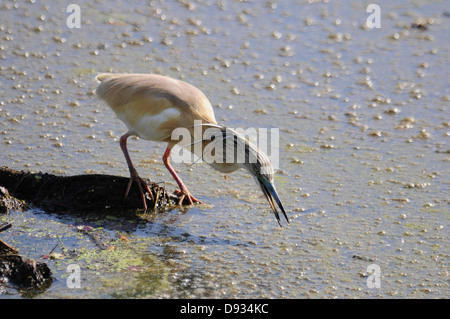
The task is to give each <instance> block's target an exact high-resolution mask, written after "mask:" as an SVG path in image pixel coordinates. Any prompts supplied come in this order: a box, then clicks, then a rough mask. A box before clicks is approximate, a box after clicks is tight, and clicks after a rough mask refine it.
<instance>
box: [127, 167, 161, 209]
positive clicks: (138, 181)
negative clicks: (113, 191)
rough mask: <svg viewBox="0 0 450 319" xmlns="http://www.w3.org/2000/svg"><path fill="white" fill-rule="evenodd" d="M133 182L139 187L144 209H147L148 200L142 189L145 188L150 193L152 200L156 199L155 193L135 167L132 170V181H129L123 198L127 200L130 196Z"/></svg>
mask: <svg viewBox="0 0 450 319" xmlns="http://www.w3.org/2000/svg"><path fill="white" fill-rule="evenodd" d="M133 182H135V183H136V185H137V187H138V189H139V193H140V194H141V197H142V204H143V206H144V211H147V202H146V200H145V194H144V192H143V190H142V189H144V190H145V191H146V192H147V193H148V194H149V196H150V198H151V199H152V201H153V200H154V198H153V194H152V191H151V190H150V188H149V187H148V185H147V183H146V182H145V181H144V180H143V179H142V178H141V177H140V176H139V175H138V173H137V171H136V170H135V169H132V170H130V181H129V182H128V186H127V190H126V192H125V196H124V198H123V199H124V200H125V199H126V198H127V197H128V193H129V192H130V188H131V185H132V184H133Z"/></svg>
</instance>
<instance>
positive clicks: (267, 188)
mask: <svg viewBox="0 0 450 319" xmlns="http://www.w3.org/2000/svg"><path fill="white" fill-rule="evenodd" d="M257 180H258V183H259V186H261V189H262V191H263V193H264V195H265V196H266V198H267V201H268V202H269V204H270V207H272V210H273V213H274V214H275V217H276V218H277V222H278V224H279V225H280V226H281V223H280V215H279V214H278V210H277V206H276V205H275V203H277V205H278V207H279V208H280V210H281V212H282V213H283V215H284V217H285V218H286V221H287V222H288V223H289V219H288V217H287V215H286V212H285V210H284V207H283V205H282V204H281V201H280V198H279V197H278V193H277V191H276V189H275V186H274V185H273V184H272V182H270V181H269V180H267V179H265V178H262V177H258V179H257Z"/></svg>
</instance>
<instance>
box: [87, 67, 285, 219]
mask: <svg viewBox="0 0 450 319" xmlns="http://www.w3.org/2000/svg"><path fill="white" fill-rule="evenodd" d="M96 80H97V81H98V82H100V84H99V86H98V87H97V89H96V91H95V92H96V95H97V96H98V97H99V98H100V99H102V100H103V101H105V102H106V103H107V104H108V105H109V106H110V107H111V109H112V110H113V111H114V113H115V114H116V115H117V117H118V118H119V119H120V120H121V121H122V122H123V123H125V125H126V126H127V127H128V132H127V133H126V134H124V135H123V136H122V137H121V138H120V146H121V148H122V151H123V153H124V155H125V159H126V161H127V164H128V168H129V170H130V182H129V184H128V187H127V190H126V192H125V197H126V196H127V195H128V192H129V190H130V187H131V185H132V183H133V182H135V183H137V184H138V188H139V191H140V192H141V195H142V198H143V205H144V209H146V202H145V197H144V190H145V191H147V192H148V193H149V194H150V195H151V192H150V190H149V188H148V186H147V184H146V183H145V181H144V180H143V179H141V178H140V177H139V175H138V173H137V171H136V169H135V168H134V166H133V163H132V161H131V158H130V156H129V154H128V150H127V144H126V143H127V138H128V137H129V136H133V135H135V136H139V137H140V138H142V139H145V140H150V141H158V142H166V143H167V144H168V145H167V149H166V151H165V153H164V155H163V162H164V164H165V166H166V168H167V169H168V170H169V172H170V173H171V174H172V176H173V178H174V179H175V181H176V182H177V184H178V186H179V187H180V191H179V193H180V200H179V204H181V203H183V201H184V200H187V202H188V203H189V204H194V203H197V202H198V203H201V202H200V201H199V200H197V199H196V198H195V197H194V196H192V195H191V194H190V192H189V190H188V189H187V187H186V186H185V185H184V183H183V182H182V181H181V179H180V177H179V176H178V175H177V173H176V172H175V170H174V169H173V168H172V166H171V164H170V151H171V149H172V148H173V146H174V145H176V144H177V142H178V141H173V140H172V139H171V135H172V131H173V130H174V129H176V128H186V129H188V130H190V132H193V130H194V128H195V125H194V122H195V121H200V123H201V128H202V131H206V130H207V129H208V128H211V127H213V128H216V129H217V130H218V132H219V133H218V134H216V135H215V136H214V138H211V136H210V137H209V138H207V139H202V140H201V141H194V143H200V142H201V143H202V147H201V148H200V149H201V150H202V154H196V155H197V156H203V153H204V151H205V149H207V148H208V146H209V147H213V146H217V143H219V141H220V142H222V144H221V145H222V147H223V154H224V155H226V154H227V152H228V153H229V152H231V151H233V153H232V154H244V155H245V156H244V157H245V161H244V162H239V161H236V155H234V159H235V160H234V161H231V162H230V161H229V159H228V158H227V161H221V162H209V161H208V164H210V165H211V166H212V167H214V168H215V169H217V170H219V171H221V172H233V171H235V170H237V169H239V168H244V169H245V170H247V171H248V172H249V173H250V174H251V175H252V176H253V177H254V178H255V180H256V181H257V183H258V185H259V186H260V187H261V190H262V191H263V193H264V195H265V196H266V198H267V200H268V202H269V204H270V206H271V208H272V210H273V212H274V214H275V217H276V218H277V221H278V223H280V217H279V214H278V210H277V205H278V207H279V208H280V210H281V212H282V213H283V215H284V217H285V218H286V220H287V221H288V222H289V220H288V218H287V215H286V213H285V210H284V208H283V205H282V204H281V201H280V199H279V197H278V194H277V191H276V189H275V186H274V174H273V168H272V165H271V163H270V161H269V159H268V158H267V156H266V155H265V154H264V153H262V152H261V151H260V150H259V149H258V148H257V147H256V146H255V145H253V144H252V143H250V142H249V141H248V140H247V139H245V138H244V137H243V136H241V135H240V134H238V133H237V132H235V131H233V130H231V129H229V128H227V127H225V126H223V125H219V124H217V122H216V119H215V116H214V111H213V108H212V106H211V103H210V102H209V100H208V98H207V97H206V96H205V95H204V94H203V93H202V92H201V91H200V90H199V89H197V88H196V87H194V86H192V85H190V84H188V83H186V82H184V81H180V80H177V79H173V78H170V77H167V76H162V75H156V74H109V73H104V74H99V75H98V76H97V77H96ZM195 123H197V122H195ZM219 135H220V136H219ZM192 136H193V133H192ZM230 139H233V143H223V141H224V140H230ZM194 143H192V144H191V150H192V149H195V147H192V146H193V144H194ZM250 159H253V160H250ZM280 225H281V224H280Z"/></svg>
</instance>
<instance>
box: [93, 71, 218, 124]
mask: <svg viewBox="0 0 450 319" xmlns="http://www.w3.org/2000/svg"><path fill="white" fill-rule="evenodd" d="M96 80H97V81H99V82H101V83H100V85H99V86H98V88H97V89H96V94H97V96H98V97H100V98H101V99H103V100H104V101H106V102H107V103H108V105H109V106H110V107H111V108H112V109H113V110H114V111H115V112H116V113H117V112H121V111H122V108H123V107H124V106H125V105H127V104H130V102H133V104H136V105H139V108H140V109H142V112H146V113H151V114H158V113H160V112H161V111H163V110H165V109H167V108H171V107H172V108H177V109H179V110H180V112H181V119H180V120H181V122H182V123H183V124H184V125H185V127H187V126H192V125H193V124H194V123H193V121H194V120H202V121H204V122H206V123H214V124H215V123H216V119H215V116H214V111H213V109H212V106H211V103H210V102H209V100H208V98H207V97H206V96H205V95H204V94H203V93H202V92H201V91H200V90H199V89H197V88H196V87H194V86H192V85H190V84H188V83H186V82H183V81H180V80H177V79H173V78H170V77H167V76H162V75H157V74H108V73H104V74H99V75H97V77H96ZM136 107H137V106H136Z"/></svg>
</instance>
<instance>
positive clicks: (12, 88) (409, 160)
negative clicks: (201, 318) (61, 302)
mask: <svg viewBox="0 0 450 319" xmlns="http://www.w3.org/2000/svg"><path fill="white" fill-rule="evenodd" d="M77 4H79V6H80V8H81V28H79V29H76V28H74V29H70V28H68V27H67V25H66V19H67V18H68V16H69V13H66V8H67V5H68V4H67V3H66V2H63V1H53V2H52V4H51V5H50V4H46V3H45V2H40V1H8V2H5V3H2V4H1V6H2V8H1V11H0V17H1V19H0V39H1V41H0V75H1V76H0V78H1V82H0V118H1V122H0V139H1V140H0V165H7V166H9V167H11V168H14V169H27V170H36V171H43V172H51V173H56V174H67V175H72V174H83V173H104V174H117V175H122V176H128V170H127V166H126V163H125V160H124V159H123V156H122V153H121V151H120V148H119V145H118V138H119V137H120V136H121V135H122V134H123V133H124V132H125V126H124V125H123V124H122V123H121V122H120V121H119V120H117V119H116V118H115V116H114V114H113V113H112V111H111V110H110V109H109V108H108V107H107V106H105V105H103V104H102V103H100V102H99V101H98V100H97V99H96V98H95V96H94V94H93V90H94V89H95V87H96V82H95V80H94V76H95V75H96V74H97V73H101V72H152V73H160V74H165V75H170V76H172V77H175V78H180V79H184V80H186V81H188V82H189V83H192V84H194V85H195V86H197V87H199V88H200V89H201V90H202V91H203V92H204V93H205V94H206V95H207V96H208V97H209V99H210V101H211V103H212V105H213V106H214V110H215V113H216V118H217V120H218V121H219V122H221V123H223V124H225V125H227V126H229V127H233V128H238V127H242V128H248V127H256V128H280V141H279V145H280V167H279V171H278V172H277V174H276V184H277V189H278V191H279V193H280V196H281V199H282V201H283V203H284V206H285V207H286V209H287V211H288V215H289V217H290V219H291V223H290V224H289V225H287V226H286V225H285V227H282V228H280V227H279V226H278V225H277V223H276V221H275V218H274V216H273V215H272V213H271V212H270V210H269V206H268V204H267V202H266V200H265V199H264V197H263V196H262V194H261V193H260V190H259V189H257V187H256V185H255V184H254V181H253V179H252V178H250V177H249V176H248V175H247V174H246V173H245V172H237V173H234V174H230V175H229V177H230V178H229V180H227V179H225V178H224V176H223V175H221V174H219V173H218V172H215V171H213V170H212V169H211V168H209V167H208V166H207V165H200V164H199V165H193V166H190V165H188V164H178V165H177V167H176V168H177V170H179V172H180V175H181V176H182V177H183V180H184V181H185V183H186V184H187V185H188V187H189V188H190V190H191V192H192V193H193V194H195V196H196V197H197V198H199V199H201V200H202V201H204V202H206V203H207V204H206V205H202V206H199V207H193V208H191V209H189V210H187V211H177V210H174V211H171V212H168V213H166V214H156V215H151V214H140V213H138V214H137V215H136V214H129V215H125V214H124V215H120V216H88V217H80V216H68V217H64V216H59V215H54V214H46V213H44V212H41V211H39V210H37V209H33V210H31V211H28V212H25V213H21V212H12V213H11V214H10V215H7V216H1V217H0V220H3V221H4V220H7V221H11V222H12V223H13V227H12V228H10V229H9V230H8V231H7V232H5V233H2V234H1V236H2V239H3V240H5V241H7V242H9V243H11V244H12V245H14V246H15V247H17V248H19V250H20V252H21V253H22V254H24V255H26V256H30V257H33V258H37V259H38V258H40V257H41V256H42V255H45V254H48V253H49V252H50V251H51V250H52V249H53V248H55V246H56V245H57V244H58V246H56V248H55V252H60V253H62V252H63V250H62V246H63V245H64V248H65V250H64V254H65V256H66V258H64V259H56V260H43V261H45V262H47V263H48V265H49V267H50V268H51V269H52V271H53V272H54V275H55V277H56V278H57V280H56V281H55V282H54V283H53V284H52V285H51V287H50V288H48V289H47V290H45V291H42V292H40V293H35V292H31V293H30V294H31V295H32V296H34V297H41V298H55V297H56V298H58V297H75V298H84V297H102V298H116V297H136V298H142V297H158V298H159V297H162V298H174V297H175V298H176V297H182V298H224V297H226V298H250V297H251V298H265V297H269V298H369V297H376V298H379V297H380V298H386V297H389V298H407V297H412V298H446V297H448V291H449V288H448V266H449V238H448V233H447V229H448V220H449V206H448V205H449V198H448V193H449V181H450V176H449V169H448V167H449V166H448V162H449V151H450V149H449V145H448V139H449V135H450V122H449V121H450V118H449V113H448V106H449V101H450V89H449V82H448V73H449V67H448V61H449V58H450V51H449V48H450V44H449V43H450V42H449V41H448V39H449V38H448V33H449V31H450V30H449V22H450V17H449V15H450V14H449V12H448V8H446V6H445V1H399V2H394V3H392V2H388V1H383V2H379V5H380V7H381V28H379V29H369V28H367V27H366V26H365V22H366V19H367V17H368V16H369V13H367V12H366V7H365V5H364V4H363V3H361V2H360V1H339V2H328V1H267V2H264V4H263V5H262V4H261V2H256V1H254V2H251V1H247V2H238V1H178V2H172V1H161V2H159V1H151V2H149V5H137V4H134V3H124V2H123V1H107V2H106V1H103V2H102V1H96V2H94V3H90V2H88V1H77ZM446 10H447V11H446ZM164 148H165V145H158V144H157V143H154V142H147V141H144V140H137V139H134V140H133V139H131V140H130V143H129V149H130V153H131V156H132V158H133V161H134V163H135V164H136V166H137V168H138V171H139V173H140V175H141V176H143V177H147V178H151V179H152V180H154V181H156V182H166V185H167V187H168V188H169V189H175V186H176V184H175V182H174V181H173V180H172V179H171V178H170V175H169V174H168V172H167V171H166V170H165V168H164V166H163V164H162V161H161V157H162V154H163V151H164ZM78 225H90V226H92V227H95V228H96V232H97V233H98V234H100V236H101V238H102V240H104V242H106V243H109V244H111V245H113V246H114V249H111V250H106V251H100V250H99V249H98V247H97V246H96V245H95V244H94V243H93V242H92V241H91V240H90V239H89V238H88V237H87V236H84V235H82V234H80V233H79V232H77V229H76V226H78ZM122 235H123V236H125V238H126V239H121V237H120V236H122ZM122 238H123V237H122ZM72 263H75V264H78V265H79V266H80V269H81V288H75V289H70V288H68V287H67V285H66V279H67V277H68V273H67V272H66V269H67V266H68V265H69V264H72ZM372 264H376V265H378V266H379V269H380V273H381V277H380V287H379V288H369V287H368V284H367V280H368V279H369V278H370V277H369V276H370V272H369V270H368V269H367V267H368V266H369V265H372ZM124 276H126V278H127V279H128V280H126V281H124V280H123V278H124ZM5 289H6V290H5ZM5 289H4V290H2V292H3V293H2V295H1V296H2V298H8V297H12V298H18V297H21V296H25V297H27V296H29V294H27V293H24V292H19V291H16V290H14V289H12V288H5Z"/></svg>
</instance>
